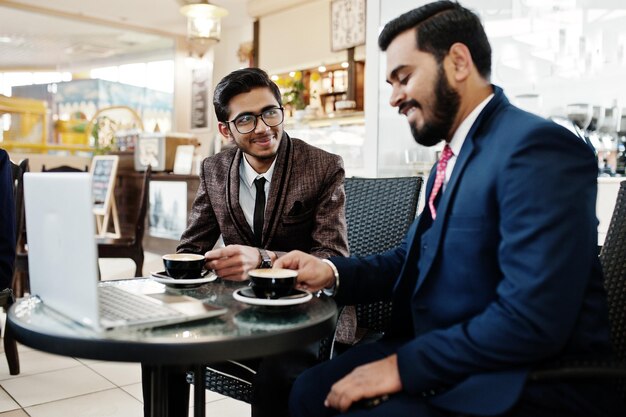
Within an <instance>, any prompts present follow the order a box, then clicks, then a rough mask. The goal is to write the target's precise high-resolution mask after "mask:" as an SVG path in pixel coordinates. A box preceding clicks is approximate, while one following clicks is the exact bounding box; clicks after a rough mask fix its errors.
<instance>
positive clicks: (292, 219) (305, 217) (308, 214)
mask: <svg viewBox="0 0 626 417" xmlns="http://www.w3.org/2000/svg"><path fill="white" fill-rule="evenodd" d="M314 211H315V209H310V210H307V211H305V212H303V213H298V214H296V215H284V216H283V218H282V222H283V224H299V223H306V222H309V221H310V220H311V219H312V218H313V212H314Z"/></svg>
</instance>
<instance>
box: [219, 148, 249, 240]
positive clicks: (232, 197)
mask: <svg viewBox="0 0 626 417" xmlns="http://www.w3.org/2000/svg"><path fill="white" fill-rule="evenodd" d="M241 158H243V153H242V152H241V150H237V152H236V153H235V157H234V158H233V161H232V163H231V165H230V169H229V170H228V179H227V186H228V189H227V190H226V204H227V205H228V213H230V218H231V220H232V221H233V225H234V226H235V228H236V229H237V232H238V233H239V236H241V238H242V239H243V240H244V241H245V243H244V244H247V245H252V246H254V232H253V231H252V228H251V227H250V225H249V224H248V222H247V221H246V216H245V215H244V214H243V210H242V208H241V205H239V180H240V178H239V164H241Z"/></svg>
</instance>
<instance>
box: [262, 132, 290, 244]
mask: <svg viewBox="0 0 626 417" xmlns="http://www.w3.org/2000/svg"><path fill="white" fill-rule="evenodd" d="M293 153H294V152H293V142H292V141H291V138H290V137H289V135H287V133H286V132H283V137H282V139H281V141H280V146H279V147H278V152H277V154H276V164H275V165H274V173H273V174H272V181H271V182H270V191H269V194H268V196H267V203H266V205H265V221H264V223H263V246H268V245H269V244H270V242H271V241H272V238H273V237H274V233H275V232H276V228H277V226H278V223H280V214H281V213H282V212H283V207H284V205H285V199H286V198H287V184H289V179H290V178H291V171H292V166H293V158H294V155H293Z"/></svg>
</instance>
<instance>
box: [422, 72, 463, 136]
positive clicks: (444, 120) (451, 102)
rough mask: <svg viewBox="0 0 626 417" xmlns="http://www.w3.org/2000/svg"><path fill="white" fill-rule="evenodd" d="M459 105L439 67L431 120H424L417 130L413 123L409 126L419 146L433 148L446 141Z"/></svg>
mask: <svg viewBox="0 0 626 417" xmlns="http://www.w3.org/2000/svg"><path fill="white" fill-rule="evenodd" d="M460 103H461V98H460V97H459V94H458V93H457V92H456V91H454V89H453V88H452V87H451V86H450V84H449V83H448V79H447V78H446V74H445V73H444V70H443V65H439V71H438V79H437V85H436V86H435V103H434V106H433V116H432V120H425V121H424V126H423V127H422V128H421V129H419V130H418V129H417V127H416V126H415V124H414V123H411V124H410V126H411V134H412V135H413V138H414V139H415V141H416V142H417V143H419V144H420V145H424V146H434V145H436V144H438V143H439V142H441V141H442V140H444V139H447V138H448V135H449V134H450V129H451V128H452V123H454V118H455V117H456V114H457V112H458V111H459V106H460Z"/></svg>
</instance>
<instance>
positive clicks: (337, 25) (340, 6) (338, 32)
mask: <svg viewBox="0 0 626 417" xmlns="http://www.w3.org/2000/svg"><path fill="white" fill-rule="evenodd" d="M365 3H366V1H365V0H333V2H332V3H331V4H330V32H331V33H330V39H331V41H330V42H331V45H330V49H331V50H332V51H333V52H338V51H342V50H344V49H348V48H352V47H354V46H359V45H363V44H365Z"/></svg>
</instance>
